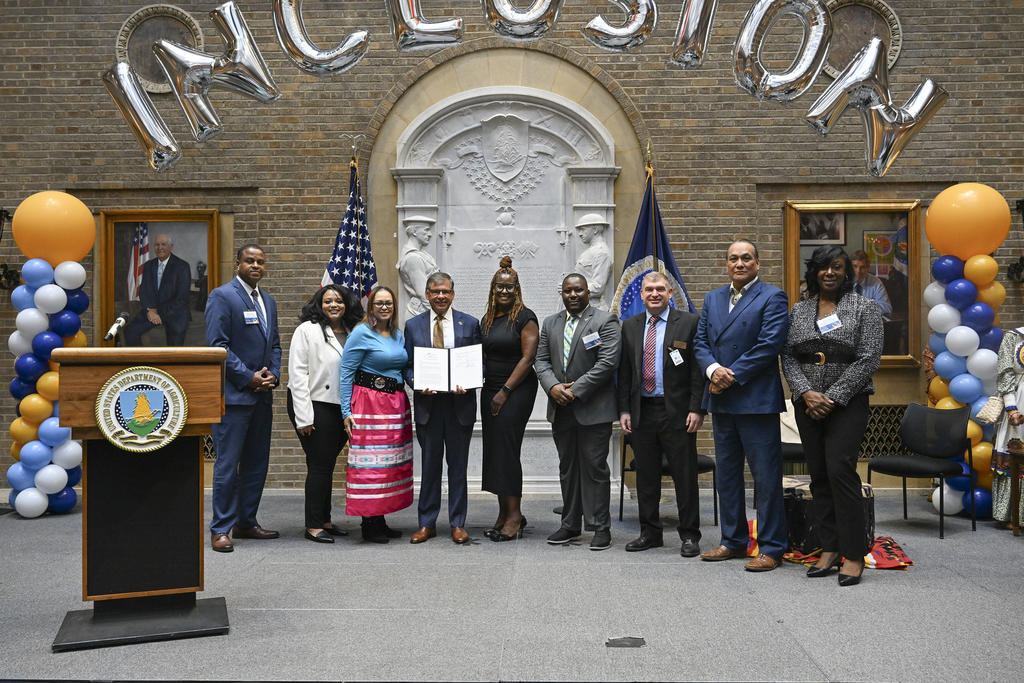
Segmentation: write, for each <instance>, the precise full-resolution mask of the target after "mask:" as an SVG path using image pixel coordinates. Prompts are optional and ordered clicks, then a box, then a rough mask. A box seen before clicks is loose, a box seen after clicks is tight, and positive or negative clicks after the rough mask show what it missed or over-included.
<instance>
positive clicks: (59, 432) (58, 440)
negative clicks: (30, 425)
mask: <svg viewBox="0 0 1024 683" xmlns="http://www.w3.org/2000/svg"><path fill="white" fill-rule="evenodd" d="M70 438H71V428H70V427H61V426H60V419H59V418H56V417H48V418H46V419H45V420H43V423H42V424H40V425H39V440H40V441H42V442H43V443H44V444H46V445H47V446H50V447H54V446H59V445H61V444H62V443H64V442H65V441H67V440H68V439H70Z"/></svg>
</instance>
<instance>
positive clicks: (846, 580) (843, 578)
mask: <svg viewBox="0 0 1024 683" xmlns="http://www.w3.org/2000/svg"><path fill="white" fill-rule="evenodd" d="M863 573H864V568H863V567H861V570H860V574H857V575H856V576H854V575H852V574H840V575H839V585H840V586H856V585H857V584H858V583H860V577H861V574H863Z"/></svg>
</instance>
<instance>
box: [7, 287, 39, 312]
mask: <svg viewBox="0 0 1024 683" xmlns="http://www.w3.org/2000/svg"><path fill="white" fill-rule="evenodd" d="M35 296H36V290H34V289H32V288H31V287H29V286H28V285H18V286H17V287H15V288H14V291H13V292H11V303H12V304H14V307H15V308H16V309H18V310H19V311H24V310H25V309H26V308H35V305H36V301H35Z"/></svg>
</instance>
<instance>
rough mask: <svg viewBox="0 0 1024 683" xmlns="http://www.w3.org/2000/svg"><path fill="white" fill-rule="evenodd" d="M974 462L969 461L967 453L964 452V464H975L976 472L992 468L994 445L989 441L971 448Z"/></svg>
mask: <svg viewBox="0 0 1024 683" xmlns="http://www.w3.org/2000/svg"><path fill="white" fill-rule="evenodd" d="M971 455H972V456H973V459H972V460H968V459H967V451H964V462H973V463H974V471H975V472H983V471H985V470H988V469H989V468H990V467H992V444H991V443H990V442H988V441H982V442H981V443H979V444H977V445H975V446H971Z"/></svg>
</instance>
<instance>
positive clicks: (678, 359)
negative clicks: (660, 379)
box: [668, 349, 685, 365]
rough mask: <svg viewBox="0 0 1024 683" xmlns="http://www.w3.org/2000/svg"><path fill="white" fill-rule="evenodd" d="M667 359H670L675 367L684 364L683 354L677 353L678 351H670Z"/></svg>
mask: <svg viewBox="0 0 1024 683" xmlns="http://www.w3.org/2000/svg"><path fill="white" fill-rule="evenodd" d="M668 357H669V358H671V359H672V363H673V364H675V365H682V364H683V363H684V362H685V359H684V358H683V354H681V353H679V349H672V351H670V352H669V354H668Z"/></svg>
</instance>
